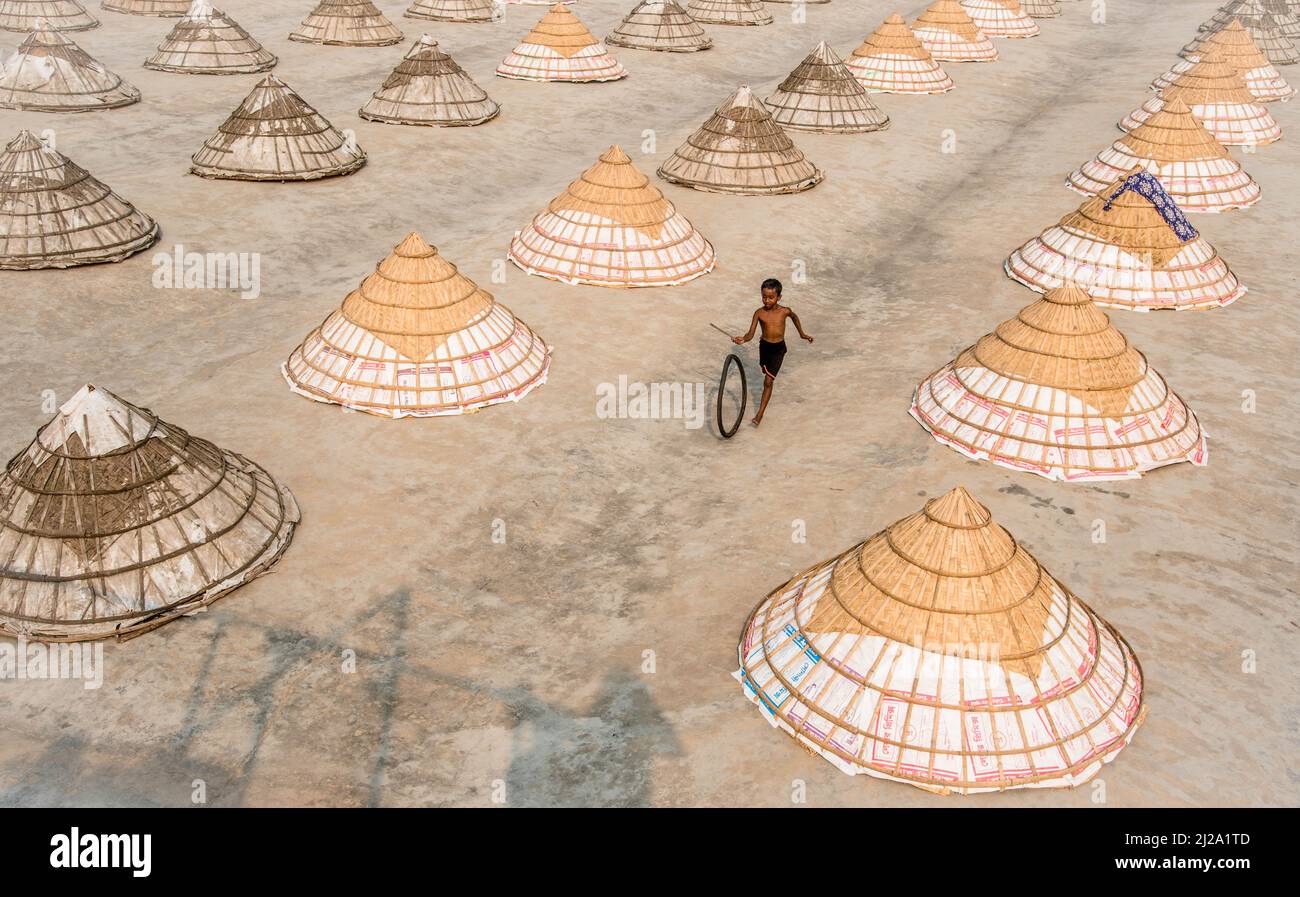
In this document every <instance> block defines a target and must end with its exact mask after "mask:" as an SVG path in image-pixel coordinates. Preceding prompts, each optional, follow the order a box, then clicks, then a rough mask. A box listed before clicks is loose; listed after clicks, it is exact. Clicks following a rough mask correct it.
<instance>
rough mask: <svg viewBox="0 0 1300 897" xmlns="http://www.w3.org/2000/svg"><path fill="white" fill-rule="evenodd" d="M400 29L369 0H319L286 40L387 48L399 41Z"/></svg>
mask: <svg viewBox="0 0 1300 897" xmlns="http://www.w3.org/2000/svg"><path fill="white" fill-rule="evenodd" d="M404 39H405V38H404V37H403V35H402V31H401V29H400V28H398V27H397V26H396V25H394V24H393V23H392V22H390V21H389V20H388V17H387V16H386V15H384V14H383V13H382V12H380V11H379V7H377V6H375V4H374V3H372V2H371V0H320V2H319V3H318V5H317V6H316V9H314V10H313V11H312V14H311V15H309V16H308V17H307V18H306V19H304V20H303V23H302V24H301V25H299V26H298V27H297V28H296V29H295V30H294V31H292V32H291V33H290V34H289V40H293V41H298V42H299V43H304V44H326V45H329V46H333V47H387V46H391V45H392V44H400V43H401V42H402V41H403V40H404Z"/></svg>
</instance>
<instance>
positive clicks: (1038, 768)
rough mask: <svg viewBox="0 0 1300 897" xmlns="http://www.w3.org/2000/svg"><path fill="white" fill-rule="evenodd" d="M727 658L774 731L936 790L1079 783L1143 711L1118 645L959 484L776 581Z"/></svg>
mask: <svg viewBox="0 0 1300 897" xmlns="http://www.w3.org/2000/svg"><path fill="white" fill-rule="evenodd" d="M738 653H739V656H740V669H739V671H737V673H736V674H735V676H736V678H737V679H738V680H739V681H740V683H741V687H742V688H743V690H744V694H745V695H746V696H747V697H748V698H749V699H750V700H751V701H753V702H754V703H755V704H757V705H758V707H759V709H760V710H761V711H762V713H763V716H764V717H765V718H766V719H767V720H768V722H770V723H771V724H772V725H773V726H775V727H777V728H779V729H781V730H782V731H783V732H785V733H786V734H787V735H790V736H792V737H793V738H794V739H795V740H796V741H798V742H799V743H800V744H801V745H802V746H804V747H805V748H807V749H809V750H811V751H812V752H814V753H816V754H820V755H821V756H822V757H824V758H826V759H827V760H829V761H830V762H831V763H832V764H834V765H835V766H836V767H837V768H838V769H839V770H840V771H842V772H845V773H848V774H849V775H858V774H865V775H869V776H873V777H875V778H881V779H891V780H894V781H898V782H906V783H908V784H911V785H916V786H917V787H919V788H923V789H925V790H927V791H934V792H938V793H940V794H952V793H957V794H972V793H976V792H981V791H1002V790H1007V789H1012V788H1073V787H1077V786H1079V785H1081V784H1083V783H1084V782H1086V781H1088V780H1089V779H1090V778H1092V777H1093V776H1095V775H1096V774H1097V773H1098V772H1099V771H1100V770H1101V767H1102V765H1103V764H1104V763H1107V762H1109V761H1111V760H1113V759H1114V758H1115V756H1116V755H1117V754H1118V753H1119V752H1120V751H1121V750H1122V749H1123V748H1124V747H1125V746H1126V745H1127V744H1128V743H1129V741H1130V740H1131V739H1132V738H1133V734H1134V732H1135V730H1136V729H1137V727H1138V726H1139V725H1140V724H1141V723H1142V720H1143V718H1144V716H1145V714H1146V706H1145V704H1144V702H1143V680H1142V670H1141V667H1140V666H1139V665H1138V661H1137V658H1136V657H1135V656H1134V654H1133V651H1132V649H1131V648H1130V647H1129V645H1128V643H1127V642H1125V641H1124V639H1123V637H1122V636H1121V635H1120V634H1119V633H1118V632H1116V631H1115V629H1114V628H1113V627H1112V626H1111V625H1110V624H1108V623H1107V622H1106V621H1105V620H1103V619H1101V617H1099V616H1097V614H1096V613H1095V612H1093V610H1092V609H1091V608H1089V607H1088V606H1087V605H1086V604H1084V603H1083V602H1082V601H1080V600H1079V598H1078V597H1077V596H1076V595H1075V594H1074V593H1073V592H1071V591H1070V590H1069V589H1068V588H1066V587H1065V586H1064V585H1062V584H1061V583H1060V582H1058V581H1057V580H1056V579H1055V578H1053V576H1052V575H1051V574H1050V573H1048V572H1047V570H1046V569H1045V568H1044V567H1043V566H1042V565H1041V564H1040V563H1039V562H1038V561H1037V560H1035V559H1034V557H1033V556H1032V555H1031V554H1029V552H1028V551H1026V550H1025V548H1024V546H1023V545H1021V544H1020V543H1018V542H1017V541H1016V540H1015V539H1014V538H1013V537H1012V536H1011V534H1010V533H1008V532H1007V531H1006V530H1005V529H1003V528H1002V527H1001V526H998V525H997V524H996V523H994V522H993V518H992V516H991V515H990V514H989V511H988V508H986V507H984V506H983V505H981V504H979V502H977V501H975V499H974V498H972V497H971V495H970V494H969V493H968V492H967V491H966V490H965V489H962V488H961V487H957V488H956V489H953V490H952V491H950V492H947V493H945V494H944V495H941V496H939V497H938V498H934V499H931V500H930V501H928V502H927V503H926V504H925V507H924V508H923V509H922V510H921V511H920V512H919V513H916V514H912V515H910V516H908V517H904V518H903V519H902V520H899V521H897V522H896V523H894V524H892V525H890V526H889V527H887V528H886V529H884V530H882V531H881V532H879V533H876V534H875V535H874V536H872V537H870V538H869V539H867V540H866V541H864V542H861V543H859V544H857V545H855V546H854V547H852V548H850V549H849V550H848V551H846V552H844V553H843V554H840V555H838V556H837V557H833V558H831V559H829V560H827V561H824V562H823V563H821V564H818V565H817V566H815V567H812V568H810V569H808V570H805V571H804V572H802V573H800V574H799V575H798V576H796V577H794V578H793V579H791V580H790V581H789V582H787V583H786V584H785V585H783V586H780V587H779V588H777V589H776V590H775V591H773V592H772V593H771V594H770V595H768V596H767V597H766V598H764V599H763V601H762V602H760V603H759V605H758V606H757V607H756V608H754V611H753V613H751V614H750V616H749V620H748V621H747V622H746V623H745V626H744V629H743V630H742V634H741V638H740V645H739V652H738Z"/></svg>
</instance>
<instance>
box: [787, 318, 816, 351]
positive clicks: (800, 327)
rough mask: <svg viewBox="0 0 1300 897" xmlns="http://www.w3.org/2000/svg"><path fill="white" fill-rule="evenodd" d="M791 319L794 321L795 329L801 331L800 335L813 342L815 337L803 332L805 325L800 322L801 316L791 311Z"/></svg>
mask: <svg viewBox="0 0 1300 897" xmlns="http://www.w3.org/2000/svg"><path fill="white" fill-rule="evenodd" d="M790 320H791V321H793V322H794V329H795V330H798V331H799V335H800V336H802V337H803V338H804V339H806V340H808V342H810V343H811V342H812V341H813V338H812V337H811V336H809V335H808V334H806V333H804V332H803V325H802V324H800V323H799V316H798V315H797V314H795V313H794V312H793V311H791V312H790Z"/></svg>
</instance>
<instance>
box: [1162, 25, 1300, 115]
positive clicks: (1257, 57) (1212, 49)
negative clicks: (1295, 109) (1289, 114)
mask: <svg viewBox="0 0 1300 897" xmlns="http://www.w3.org/2000/svg"><path fill="white" fill-rule="evenodd" d="M1212 55H1217V56H1218V57H1219V58H1221V59H1222V60H1223V61H1224V62H1226V63H1228V64H1229V65H1231V66H1232V67H1233V68H1234V69H1236V70H1237V74H1239V75H1241V79H1242V81H1243V82H1244V83H1245V85H1246V89H1247V90H1249V91H1250V93H1251V96H1253V97H1254V98H1255V99H1256V100H1258V101H1260V102H1264V103H1271V102H1274V101H1277V100H1288V99H1290V98H1291V97H1293V96H1295V93H1296V91H1295V88H1294V87H1292V86H1291V85H1290V84H1288V83H1287V81H1286V79H1285V78H1283V77H1282V74H1281V72H1279V71H1278V70H1277V69H1276V68H1275V67H1274V66H1273V63H1272V62H1270V61H1269V58H1268V56H1267V55H1265V53H1264V52H1263V51H1262V50H1261V49H1260V48H1259V45H1258V44H1256V43H1255V41H1254V39H1253V38H1252V37H1251V36H1250V32H1249V31H1247V30H1246V29H1245V28H1243V27H1242V25H1241V22H1239V21H1238V20H1237V19H1233V20H1232V22H1231V24H1229V25H1228V26H1227V27H1226V28H1223V29H1222V30H1220V31H1215V32H1211V33H1210V34H1209V35H1208V36H1207V37H1206V39H1205V40H1204V41H1203V42H1202V43H1201V46H1200V48H1199V49H1198V51H1197V52H1195V53H1189V54H1187V57H1186V58H1185V59H1184V60H1182V61H1180V62H1178V63H1176V64H1175V65H1174V67H1173V68H1171V69H1170V70H1169V71H1168V72H1165V73H1164V74H1163V75H1159V76H1157V77H1156V79H1155V80H1154V81H1152V82H1151V89H1152V90H1156V91H1160V90H1163V89H1164V88H1166V87H1168V86H1169V85H1170V84H1173V83H1175V82H1177V81H1178V80H1179V78H1181V76H1182V75H1183V73H1184V72H1187V71H1190V70H1191V69H1192V68H1193V67H1194V65H1195V63H1197V62H1199V61H1200V59H1201V58H1202V57H1203V56H1212Z"/></svg>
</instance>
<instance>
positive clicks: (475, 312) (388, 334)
mask: <svg viewBox="0 0 1300 897" xmlns="http://www.w3.org/2000/svg"><path fill="white" fill-rule="evenodd" d="M550 361H551V358H550V348H549V347H548V346H547V345H546V343H545V342H543V341H542V339H541V338H540V337H539V336H537V334H535V333H533V331H532V330H530V329H529V328H528V326H527V325H525V324H524V323H523V322H522V321H520V320H519V319H518V318H516V317H515V316H514V314H512V313H511V311H510V310H509V309H508V308H506V307H505V306H504V305H502V304H501V303H499V302H497V301H496V299H494V298H493V297H492V294H490V293H488V292H487V291H486V290H483V289H482V288H480V287H479V286H478V285H477V284H476V283H474V281H472V280H470V279H469V278H468V277H466V276H465V275H464V274H461V273H460V272H459V271H458V270H457V269H456V266H455V265H453V264H452V263H451V262H449V261H447V260H446V259H445V258H443V257H442V256H441V255H440V254H439V253H438V250H437V249H436V248H434V247H433V246H431V245H429V244H428V243H426V242H425V241H424V240H423V239H422V238H421V237H420V235H419V234H416V233H411V234H409V235H408V236H407V237H406V239H405V240H403V241H402V242H401V243H400V244H398V246H397V247H396V248H394V250H393V252H392V254H391V255H389V256H388V257H387V258H386V259H384V260H383V261H382V262H380V263H379V265H378V266H377V267H376V268H375V271H374V273H373V274H371V275H370V276H369V277H367V278H366V279H365V280H364V281H362V282H361V285H360V286H359V287H357V288H356V289H355V290H353V291H352V292H351V293H349V294H348V296H347V298H345V299H344V300H343V305H342V307H341V308H339V309H338V310H337V311H334V312H332V313H331V314H330V316H329V317H328V318H326V319H325V321H324V323H323V324H321V326H320V327H318V328H316V329H315V330H313V331H312V332H311V333H310V334H308V336H307V339H306V340H304V341H303V343H302V345H300V346H299V347H298V348H296V349H294V350H293V353H292V354H291V355H290V356H289V360H288V361H287V362H286V363H285V365H284V368H283V373H284V377H285V379H286V380H287V381H288V383H289V387H290V388H291V389H292V390H293V391H294V392H296V393H298V394H299V395H303V396H306V397H307V398H310V399H314V400H316V401H318V402H325V403H330V404H336V405H342V406H344V407H345V408H350V409H352V410H354V411H364V412H366V413H368V414H375V415H379V416H381V417H391V418H400V417H408V416H411V417H431V416H439V415H450V414H464V413H467V412H471V411H475V410H478V409H479V408H483V407H486V406H488V405H496V404H500V403H502V402H515V401H518V400H519V399H522V398H523V397H524V396H526V395H527V394H528V393H530V392H531V391H532V390H534V389H535V388H537V387H538V386H541V385H542V384H543V383H545V382H546V373H547V369H548V368H549V367H550Z"/></svg>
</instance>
